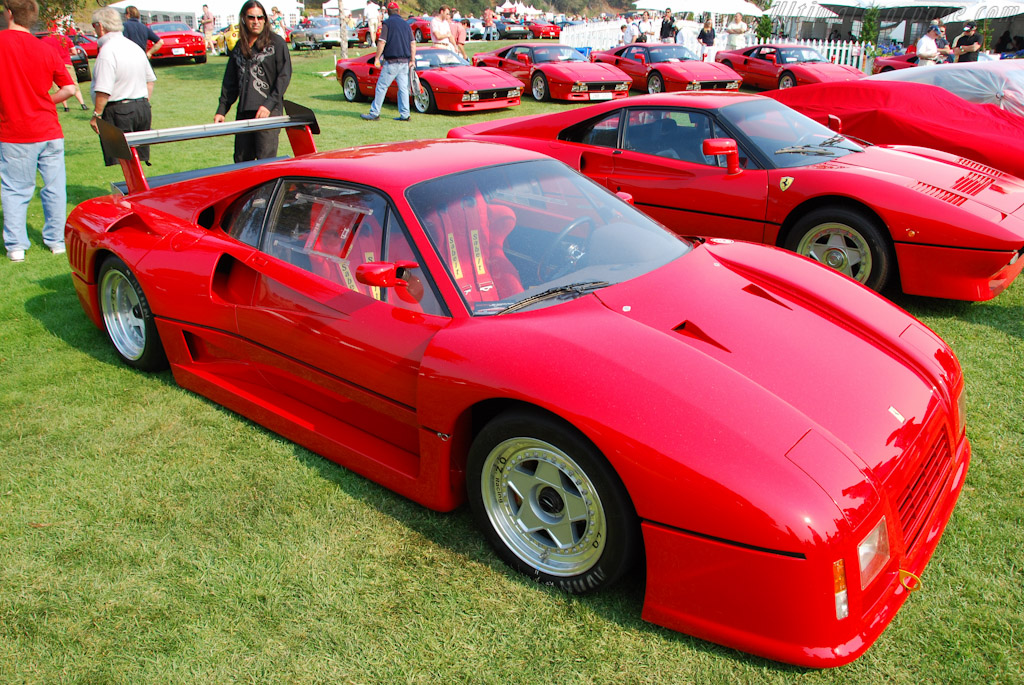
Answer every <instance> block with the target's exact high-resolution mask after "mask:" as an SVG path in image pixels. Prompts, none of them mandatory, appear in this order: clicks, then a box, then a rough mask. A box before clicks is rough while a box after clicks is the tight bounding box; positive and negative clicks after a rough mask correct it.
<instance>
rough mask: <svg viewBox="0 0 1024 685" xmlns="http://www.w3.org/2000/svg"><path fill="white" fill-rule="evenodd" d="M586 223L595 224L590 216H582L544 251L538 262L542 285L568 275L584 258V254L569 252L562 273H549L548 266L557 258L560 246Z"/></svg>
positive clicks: (564, 229)
mask: <svg viewBox="0 0 1024 685" xmlns="http://www.w3.org/2000/svg"><path fill="white" fill-rule="evenodd" d="M586 223H590V224H593V223H594V220H593V219H592V218H591V217H589V216H581V217H580V218H578V219H576V220H575V221H573V222H571V223H570V224H569V225H568V226H566V227H565V228H563V229H562V230H561V231H559V232H558V235H557V236H555V239H554V240H552V241H551V243H550V244H549V245H548V246H547V249H545V250H544V253H543V254H541V256H540V260H539V261H538V262H537V278H538V279H540V281H541V282H542V283H543V282H545V281H548V280H551V279H552V278H557V277H558V276H561V275H562V274H564V273H566V272H567V271H568V268H569V267H571V266H572V265H573V264H575V263H576V262H577V261H579V260H580V259H581V258H582V257H583V254H578V255H574V254H572V252H569V253H568V254H567V255H566V264H565V265H564V266H563V267H562V270H561V271H551V273H547V272H548V271H550V270H551V268H552V267H550V266H549V265H548V262H550V261H551V259H552V258H553V257H554V256H555V253H556V252H557V251H558V246H559V245H560V244H561V243H562V242H563V241H564V240H565V239H566V237H567V236H568V235H569V234H570V233H572V232H573V230H575V229H577V228H579V227H580V226H582V225H584V224H586ZM569 247H571V246H569Z"/></svg>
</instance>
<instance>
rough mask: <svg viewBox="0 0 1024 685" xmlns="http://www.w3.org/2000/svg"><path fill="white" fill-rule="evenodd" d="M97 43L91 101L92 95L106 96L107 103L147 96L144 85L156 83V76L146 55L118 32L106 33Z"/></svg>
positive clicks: (146, 89) (94, 98) (94, 96)
mask: <svg viewBox="0 0 1024 685" xmlns="http://www.w3.org/2000/svg"><path fill="white" fill-rule="evenodd" d="M97 42H98V44H99V46H100V52H99V56H98V57H96V64H95V66H93V69H92V92H93V101H94V102H95V100H96V93H106V94H107V95H109V96H110V102H117V101H118V100H137V99H139V98H144V97H148V96H149V89H148V88H146V84H147V83H149V82H151V81H156V74H154V73H153V67H151V66H150V65H149V59H148V58H147V57H146V52H145V51H144V50H143V49H142V48H140V47H139V46H138V45H136V44H135V43H134V42H132V41H130V40H128V39H127V38H125V37H124V34H123V33H121V32H120V31H117V32H116V33H108V34H106V35H104V36H103V37H102V38H100V39H99V41H97Z"/></svg>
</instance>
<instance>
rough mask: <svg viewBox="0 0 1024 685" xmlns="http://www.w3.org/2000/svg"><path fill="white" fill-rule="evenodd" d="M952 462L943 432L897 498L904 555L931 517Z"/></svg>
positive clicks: (943, 489) (948, 476) (912, 547)
mask: <svg viewBox="0 0 1024 685" xmlns="http://www.w3.org/2000/svg"><path fill="white" fill-rule="evenodd" d="M952 463H953V455H952V452H951V451H950V448H949V440H948V438H947V437H946V435H945V431H943V432H942V433H941V434H940V437H939V439H938V440H937V441H936V442H935V443H934V444H933V445H932V446H931V452H930V453H929V454H928V455H926V456H925V458H924V459H922V460H921V463H920V464H918V466H917V468H916V469H915V471H914V473H913V474H912V475H911V477H910V480H909V481H908V482H907V487H906V488H904V490H903V492H902V493H901V494H900V497H899V499H898V500H897V505H896V512H897V515H898V516H899V519H900V527H901V528H902V529H903V541H904V546H905V549H906V554H907V555H910V554H911V552H912V551H913V549H914V545H916V544H917V541H918V538H920V536H921V533H922V532H924V526H925V524H926V523H927V522H928V520H929V518H931V514H932V511H933V510H934V509H935V504H936V502H938V500H939V497H940V496H941V494H942V493H943V492H944V491H945V489H946V486H947V483H948V481H949V478H950V472H951V467H952Z"/></svg>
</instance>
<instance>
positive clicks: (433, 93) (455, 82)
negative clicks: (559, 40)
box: [335, 48, 523, 114]
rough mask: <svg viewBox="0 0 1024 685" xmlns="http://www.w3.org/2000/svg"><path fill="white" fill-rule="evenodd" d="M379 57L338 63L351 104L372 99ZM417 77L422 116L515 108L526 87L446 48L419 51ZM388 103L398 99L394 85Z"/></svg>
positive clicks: (340, 80)
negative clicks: (446, 112)
mask: <svg viewBox="0 0 1024 685" xmlns="http://www.w3.org/2000/svg"><path fill="white" fill-rule="evenodd" d="M374 57H376V53H371V54H369V55H364V56H363V57H357V58H355V59H347V60H346V59H339V60H338V62H337V64H336V65H335V74H336V75H337V78H338V83H340V84H341V89H342V93H343V94H344V96H345V99H346V100H348V101H349V102H358V101H362V100H365V99H367V98H372V97H373V94H374V91H375V90H376V88H377V78H378V77H379V76H380V69H378V68H377V67H375V66H373V60H374ZM416 74H417V75H418V76H419V79H420V87H421V90H420V92H418V93H413V104H414V105H415V106H416V111H418V112H420V113H421V114H431V113H433V112H436V111H437V110H444V111H448V112H470V111H472V112H475V111H480V110H489V109H500V108H502V107H514V106H516V105H518V104H519V102H520V96H521V95H522V92H523V84H521V83H520V82H519V81H518V80H517V79H515V78H513V77H512V76H509V75H508V74H506V73H505V72H504V71H501V70H499V69H494V68H493V67H474V66H473V65H471V64H470V63H469V62H468V61H467V60H466V59H465V58H464V57H462V56H461V55H456V54H455V53H454V52H452V51H451V50H446V49H443V48H421V49H418V50H416ZM387 97H388V99H391V100H394V99H396V98H397V97H398V85H397V84H394V83H392V84H391V87H390V88H389V89H388V94H387Z"/></svg>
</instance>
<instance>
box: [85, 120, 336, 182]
mask: <svg viewBox="0 0 1024 685" xmlns="http://www.w3.org/2000/svg"><path fill="white" fill-rule="evenodd" d="M284 111H285V114H284V115H283V116H279V117H266V118H264V119H245V120H242V121H225V122H222V123H219V124H199V125H197V126H179V127H177V128H163V129H155V130H151V131H136V132H134V133H125V132H124V131H122V130H121V129H119V128H117V127H116V126H114V125H113V124H110V123H108V122H106V121H103V120H102V119H98V120H97V121H96V123H97V126H98V127H99V130H100V146H101V147H102V148H103V150H104V152H105V153H106V154H107V155H108V156H110V157H113V158H115V159H117V160H118V162H120V164H121V171H122V172H124V180H125V184H126V186H127V191H128V192H129V193H134V192H138V191H142V190H149V183H148V182H147V181H146V176H145V174H144V173H143V172H142V163H141V162H140V161H139V153H138V152H137V151H136V148H137V147H140V146H143V145H157V144H159V143H177V142H181V141H185V140H198V139H200V138H214V137H216V136H231V135H236V134H239V133H254V132H256V131H271V130H274V129H282V128H283V129H285V132H286V133H287V134H288V142H289V143H290V144H291V146H292V153H293V154H294V155H295V156H296V157H300V156H302V155H310V154H313V153H314V152H316V144H315V143H314V142H313V136H314V135H316V134H319V133H320V127H319V125H318V124H317V123H316V115H315V114H313V111H312V110H310V109H308V108H306V107H303V106H302V105H298V104H296V103H294V102H291V101H289V100H285V102H284Z"/></svg>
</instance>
